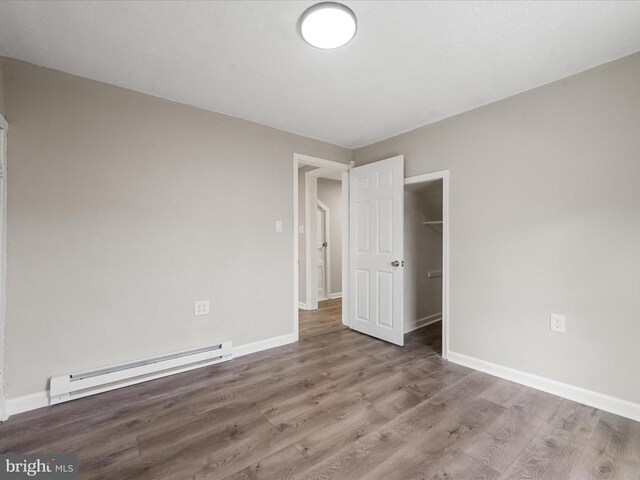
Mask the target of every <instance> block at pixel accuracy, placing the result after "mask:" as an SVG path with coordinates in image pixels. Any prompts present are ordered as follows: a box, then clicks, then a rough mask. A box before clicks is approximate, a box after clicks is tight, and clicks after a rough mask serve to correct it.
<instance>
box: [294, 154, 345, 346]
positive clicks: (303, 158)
mask: <svg viewBox="0 0 640 480" xmlns="http://www.w3.org/2000/svg"><path fill="white" fill-rule="evenodd" d="M351 163H353V162H351ZM301 165H311V166H314V167H318V168H329V169H332V170H338V171H340V172H342V199H341V206H342V211H343V217H342V224H343V226H345V225H346V226H347V227H348V225H349V169H350V168H351V166H352V165H351V164H346V163H341V162H336V161H333V160H325V159H324V158H318V157H312V156H310V155H305V154H302V153H294V154H293V228H292V231H293V336H294V339H295V340H294V341H296V342H297V341H298V338H299V319H298V306H299V285H298V281H299V273H298V254H299V248H300V247H299V241H300V239H299V236H300V234H299V233H298V227H299V225H300V223H299V220H298V210H299V208H298V191H299V188H298V168H299V167H300V166H301ZM307 190H308V189H305V197H306V192H307ZM305 204H306V202H305ZM305 223H307V224H308V223H309V215H308V214H307V215H305ZM306 231H307V227H306V225H305V232H306ZM305 237H308V235H305ZM307 251H308V249H307ZM308 256H309V255H307V257H308ZM305 273H306V272H305ZM348 284H349V228H343V229H342V285H343V288H342V290H343V292H342V323H344V324H345V325H348V321H349V320H348V319H349V293H348V291H347V290H348V289H346V288H344V285H348ZM306 288H307V291H308V288H309V285H308V284H307V286H306ZM306 300H307V299H306Z"/></svg>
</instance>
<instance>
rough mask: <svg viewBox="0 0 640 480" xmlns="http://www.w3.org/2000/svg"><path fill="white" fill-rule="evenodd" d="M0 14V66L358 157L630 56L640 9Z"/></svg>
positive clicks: (219, 6)
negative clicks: (320, 27)
mask: <svg viewBox="0 0 640 480" xmlns="http://www.w3.org/2000/svg"><path fill="white" fill-rule="evenodd" d="M312 3H314V2H308V1H294V2H279V1H265V2H246V1H217V2H117V1H108V2H95V1H94V2H84V1H71V2H58V1H45V2H24V1H19V2H12V1H4V2H0V54H1V55H4V56H8V57H13V58H19V59H22V60H26V61H28V62H31V63H35V64H38V65H43V66H46V67H51V68H55V69H58V70H62V71H65V72H69V73H73V74H76V75H80V76H83V77H88V78H92V79H95V80H100V81H103V82H107V83H111V84H114V85H120V86H123V87H126V88H130V89H133V90H137V91H140V92H145V93H150V94H152V95H157V96H159V97H164V98H168V99H171V100H176V101H179V102H182V103H186V104H190V105H195V106H198V107H202V108H206V109H209V110H213V111H216V112H221V113H225V114H228V115H233V116H236V117H241V118H245V119H248V120H252V121H255V122H259V123H262V124H266V125H270V126H273V127H277V128H280V129H283V130H287V131H290V132H295V133H299V134H302V135H306V136H309V137H314V138H318V139H321V140H326V141H328V142H331V143H335V144H338V145H344V146H347V147H358V146H362V145H367V144H370V143H373V142H375V141H377V140H381V139H383V138H386V137H389V136H392V135H395V134H397V133H400V132H403V131H406V130H410V129H413V128H416V127H418V126H421V125H425V124H427V123H432V122H434V121H437V120H440V119H443V118H446V117H449V116H452V115H455V114H457V113H461V112H464V111H466V110H470V109H472V108H475V107H478V106H480V105H484V104H487V103H490V102H493V101H496V100H499V99H501V98H505V97H507V96H510V95H513V94H515V93H518V92H521V91H524V90H528V89H531V88H533V87H536V86H539V85H542V84H545V83H548V82H551V81H554V80H557V79H560V78H563V77H566V76H568V75H571V74H574V73H577V72H580V71H582V70H586V69H588V68H591V67H593V66H596V65H600V64H602V63H606V62H608V61H611V60H614V59H616V58H619V57H622V56H625V55H629V54H631V53H634V52H637V51H640V2H614V1H606V2H595V1H594V2H582V3H578V2H560V1H558V2H542V1H539V2H417V1H409V2H404V1H392V2H384V1H376V2H362V1H357V2H356V1H345V2H344V3H345V4H347V5H348V6H349V7H350V8H351V9H352V10H353V11H354V12H355V13H356V15H357V17H358V22H359V24H358V33H357V35H356V37H355V38H354V40H353V41H352V42H351V43H349V44H348V45H347V46H345V47H343V48H341V49H338V50H333V51H324V50H319V49H315V48H312V47H309V46H308V45H306V44H305V43H304V42H303V41H302V40H301V39H300V38H299V35H298V33H297V30H296V23H297V21H298V18H299V17H300V14H301V13H302V12H303V11H304V9H305V8H306V7H307V6H309V5H311V4H312Z"/></svg>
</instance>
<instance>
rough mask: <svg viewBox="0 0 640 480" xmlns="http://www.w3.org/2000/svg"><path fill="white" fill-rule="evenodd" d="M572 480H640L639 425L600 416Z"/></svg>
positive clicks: (610, 415)
mask: <svg viewBox="0 0 640 480" xmlns="http://www.w3.org/2000/svg"><path fill="white" fill-rule="evenodd" d="M599 416H600V418H599V420H598V423H597V425H596V427H595V429H594V431H593V434H592V435H591V438H590V439H589V443H588V444H587V447H586V448H585V449H584V452H583V454H582V456H581V457H580V460H579V461H578V464H577V465H576V467H575V468H574V469H573V472H572V474H571V480H596V479H597V480H603V479H615V480H627V479H633V480H638V479H640V423H639V422H634V421H633V420H628V419H625V418H621V417H618V416H616V415H612V414H610V413H605V412H599Z"/></svg>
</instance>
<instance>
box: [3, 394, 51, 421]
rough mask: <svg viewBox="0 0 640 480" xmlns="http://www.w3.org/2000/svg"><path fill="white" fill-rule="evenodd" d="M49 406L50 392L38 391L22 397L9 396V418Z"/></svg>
mask: <svg viewBox="0 0 640 480" xmlns="http://www.w3.org/2000/svg"><path fill="white" fill-rule="evenodd" d="M48 406H49V394H48V393H47V392H36V393H30V394H28V395H23V396H21V397H16V398H7V418H9V417H10V416H11V415H17V414H19V413H24V412H28V411H30V410H36V409H38V408H42V407H48ZM5 420H6V418H5Z"/></svg>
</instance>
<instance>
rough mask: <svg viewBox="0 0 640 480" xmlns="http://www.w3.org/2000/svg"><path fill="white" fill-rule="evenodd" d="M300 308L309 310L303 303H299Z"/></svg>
mask: <svg viewBox="0 0 640 480" xmlns="http://www.w3.org/2000/svg"><path fill="white" fill-rule="evenodd" d="M298 308H299V309H300V310H309V307H308V306H307V304H306V303H302V302H298Z"/></svg>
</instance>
